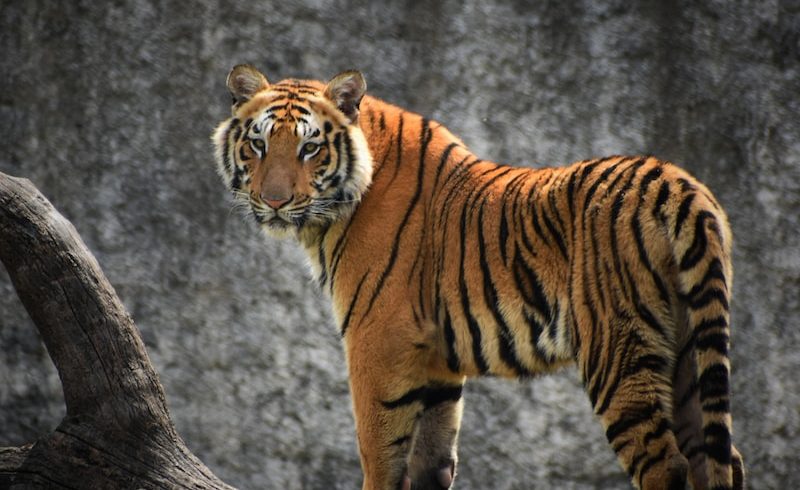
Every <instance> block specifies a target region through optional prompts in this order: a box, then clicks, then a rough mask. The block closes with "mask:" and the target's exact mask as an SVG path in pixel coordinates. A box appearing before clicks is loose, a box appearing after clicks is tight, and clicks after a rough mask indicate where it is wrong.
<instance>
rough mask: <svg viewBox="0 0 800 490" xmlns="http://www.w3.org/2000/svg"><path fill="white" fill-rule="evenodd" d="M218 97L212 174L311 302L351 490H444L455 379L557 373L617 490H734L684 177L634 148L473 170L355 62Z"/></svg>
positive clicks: (724, 388)
mask: <svg viewBox="0 0 800 490" xmlns="http://www.w3.org/2000/svg"><path fill="white" fill-rule="evenodd" d="M226 85H227V88H228V90H229V92H230V94H231V96H232V98H233V102H232V108H231V116H230V117H229V118H227V119H225V120H224V121H222V122H221V123H220V124H219V126H218V127H217V128H216V130H215V131H214V132H213V136H212V140H213V144H214V148H215V160H216V164H217V165H216V166H217V170H218V173H219V175H220V176H221V178H222V180H223V182H224V184H225V185H226V187H227V188H228V189H229V191H230V192H231V193H232V194H233V200H234V202H235V203H240V204H241V205H243V206H244V207H245V208H246V209H247V210H248V211H247V214H248V216H252V218H253V219H254V220H255V221H256V223H257V225H258V227H259V228H260V230H262V231H263V232H264V233H265V234H266V235H268V236H274V237H288V238H291V239H294V240H295V241H296V242H297V243H299V245H300V247H302V248H303V249H304V250H305V251H306V252H307V255H308V258H309V262H310V264H311V269H312V275H313V278H314V282H315V283H316V285H317V286H318V287H319V288H320V290H322V291H324V293H325V294H326V295H328V296H329V297H330V302H331V304H332V309H333V314H334V317H335V320H336V325H337V326H338V330H339V331H338V333H339V334H340V335H341V339H342V344H343V348H344V352H345V359H346V364H347V369H348V383H349V388H350V395H351V402H352V405H351V406H352V411H353V416H354V420H355V426H356V438H357V443H358V449H359V454H360V462H361V468H362V472H363V486H362V488H363V489H369V490H373V489H398V488H399V489H404V490H410V489H441V488H451V486H452V485H453V482H454V479H455V477H456V463H457V442H458V434H459V431H460V425H461V417H462V413H463V399H462V390H463V386H464V383H465V381H466V379H467V378H468V377H475V376H496V377H506V378H529V377H533V376H536V375H539V374H544V373H549V372H553V371H555V370H557V369H560V368H562V367H564V366H568V365H574V366H576V368H577V370H578V374H579V377H580V380H581V382H582V384H583V386H584V388H585V391H586V393H587V394H588V397H589V399H590V401H591V406H592V408H593V412H594V415H595V416H596V418H597V419H599V421H600V423H601V425H602V427H603V429H604V430H605V435H606V438H607V439H608V442H609V444H610V446H611V449H612V450H613V451H614V453H615V454H616V457H617V459H618V461H619V464H620V465H621V467H622V469H623V470H624V471H625V472H626V473H627V475H628V477H629V478H630V481H631V483H632V485H633V486H634V487H635V488H639V489H647V490H650V489H683V488H686V485H687V484H690V485H691V488H693V489H695V490H700V489H715V490H719V489H742V488H744V483H745V482H744V476H745V471H744V464H743V460H742V456H741V454H740V453H739V451H737V450H736V448H735V447H734V446H733V445H732V442H731V433H732V420H731V414H730V360H729V344H730V299H731V286H732V278H733V270H732V263H731V246H732V233H731V229H730V226H729V224H728V220H727V217H726V214H725V212H724V211H723V209H722V208H721V206H720V204H719V203H718V202H717V200H716V199H715V198H714V196H713V195H712V194H711V192H710V191H709V189H708V188H707V187H706V186H705V185H703V184H702V183H701V182H699V181H698V180H697V179H695V178H694V177H692V176H691V175H690V174H689V173H688V172H687V171H685V170H682V169H681V168H679V167H678V166H676V165H675V164H673V163H670V162H667V161H663V160H659V159H657V158H655V157H653V156H611V157H605V158H596V159H590V160H584V161H580V162H577V163H574V164H571V165H569V166H554V167H542V168H530V167H515V166H509V165H502V164H497V163H494V162H491V161H487V160H483V159H481V158H479V157H477V156H476V155H474V154H473V153H472V152H471V151H470V150H469V149H468V148H467V146H466V145H465V144H464V143H463V142H462V141H461V140H460V139H459V138H457V137H456V136H454V135H453V134H452V133H451V132H450V131H449V130H448V129H447V128H446V127H445V126H443V125H442V124H440V123H438V122H435V121H433V120H431V119H428V118H425V117H423V116H421V115H418V114H415V113H412V112H409V111H406V110H404V109H402V108H400V107H397V106H395V105H392V104H389V103H387V102H384V101H382V100H380V99H378V98H376V97H373V96H370V95H367V94H366V82H365V79H364V76H363V74H362V73H361V72H359V71H355V70H350V71H345V72H342V73H340V74H338V75H336V76H335V77H333V78H332V79H330V80H329V81H328V82H327V83H325V82H320V81H314V80H302V79H293V78H289V79H286V80H283V81H280V82H278V83H270V82H269V81H268V80H267V78H266V76H265V75H263V74H262V73H261V72H260V71H259V70H258V69H257V68H255V67H254V66H252V65H249V64H242V65H237V66H235V67H234V68H233V69H232V70H231V71H230V73H229V74H228V77H227V81H226ZM532 484H533V482H532Z"/></svg>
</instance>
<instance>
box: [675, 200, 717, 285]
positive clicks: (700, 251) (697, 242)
mask: <svg viewBox="0 0 800 490" xmlns="http://www.w3.org/2000/svg"><path fill="white" fill-rule="evenodd" d="M707 219H711V220H712V222H713V223H714V224H716V220H715V217H714V215H713V214H711V212H710V211H700V212H699V213H697V218H696V219H695V226H694V241H692V244H691V245H690V246H689V250H687V251H686V254H685V255H684V256H683V258H682V259H681V270H684V271H685V270H688V269H691V268H692V267H694V266H695V265H697V263H698V262H700V259H702V258H703V256H704V255H705V253H706V245H707V243H708V239H707V238H706V231H705V221H706V220H707Z"/></svg>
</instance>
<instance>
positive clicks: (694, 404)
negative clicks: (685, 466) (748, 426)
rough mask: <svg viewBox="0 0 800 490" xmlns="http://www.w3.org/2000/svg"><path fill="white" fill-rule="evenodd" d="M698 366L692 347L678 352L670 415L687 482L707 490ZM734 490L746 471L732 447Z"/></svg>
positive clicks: (741, 485)
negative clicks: (685, 470) (683, 458)
mask: <svg viewBox="0 0 800 490" xmlns="http://www.w3.org/2000/svg"><path fill="white" fill-rule="evenodd" d="M696 373H697V364H696V362H695V355H694V348H693V347H692V346H691V345H687V347H684V349H683V350H682V351H681V352H680V353H679V355H678V359H677V361H676V368H675V376H674V383H673V386H674V403H673V416H674V420H675V435H676V437H677V439H678V447H679V448H680V450H681V453H682V454H683V455H684V456H686V458H687V459H688V460H689V466H690V471H689V481H690V482H691V484H692V489H693V490H705V489H707V488H709V484H708V475H707V474H706V454H705V452H704V450H703V448H704V444H705V442H704V438H703V417H702V405H701V403H700V396H699V394H700V390H699V388H698V385H697V374H696ZM731 466H732V469H733V490H743V489H744V488H745V483H744V482H745V470H744V463H743V459H742V455H741V454H740V453H739V451H738V450H737V449H736V447H733V446H732V447H731Z"/></svg>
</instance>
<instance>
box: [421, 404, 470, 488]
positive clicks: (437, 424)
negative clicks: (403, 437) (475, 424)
mask: <svg viewBox="0 0 800 490" xmlns="http://www.w3.org/2000/svg"><path fill="white" fill-rule="evenodd" d="M444 394H445V395H446V396H442V397H439V398H438V399H431V400H429V406H427V407H426V408H425V410H424V411H423V412H422V414H421V415H420V418H419V420H418V421H417V427H416V430H415V432H414V440H413V447H412V450H411V454H410V456H409V462H408V481H407V484H408V487H409V488H410V489H411V490H423V489H426V490H427V489H433V490H440V489H443V488H450V487H451V486H452V484H453V479H454V478H455V470H456V462H457V459H458V458H457V454H456V446H457V441H458V430H459V427H460V426H461V414H462V411H463V408H464V402H463V398H461V396H460V394H459V393H457V392H456V391H455V390H454V391H453V392H452V393H444Z"/></svg>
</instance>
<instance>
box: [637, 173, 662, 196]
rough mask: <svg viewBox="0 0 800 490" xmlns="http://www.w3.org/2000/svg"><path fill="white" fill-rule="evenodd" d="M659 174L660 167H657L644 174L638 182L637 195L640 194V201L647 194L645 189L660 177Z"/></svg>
mask: <svg viewBox="0 0 800 490" xmlns="http://www.w3.org/2000/svg"><path fill="white" fill-rule="evenodd" d="M661 173H662V169H661V166H657V167H653V168H651V169H650V170H649V171H648V172H647V173H646V174H644V176H643V177H642V180H641V182H639V194H641V196H642V199H644V196H645V194H647V188H648V187H650V183H652V182H654V181H655V180H657V179H658V178H659V177H661Z"/></svg>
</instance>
